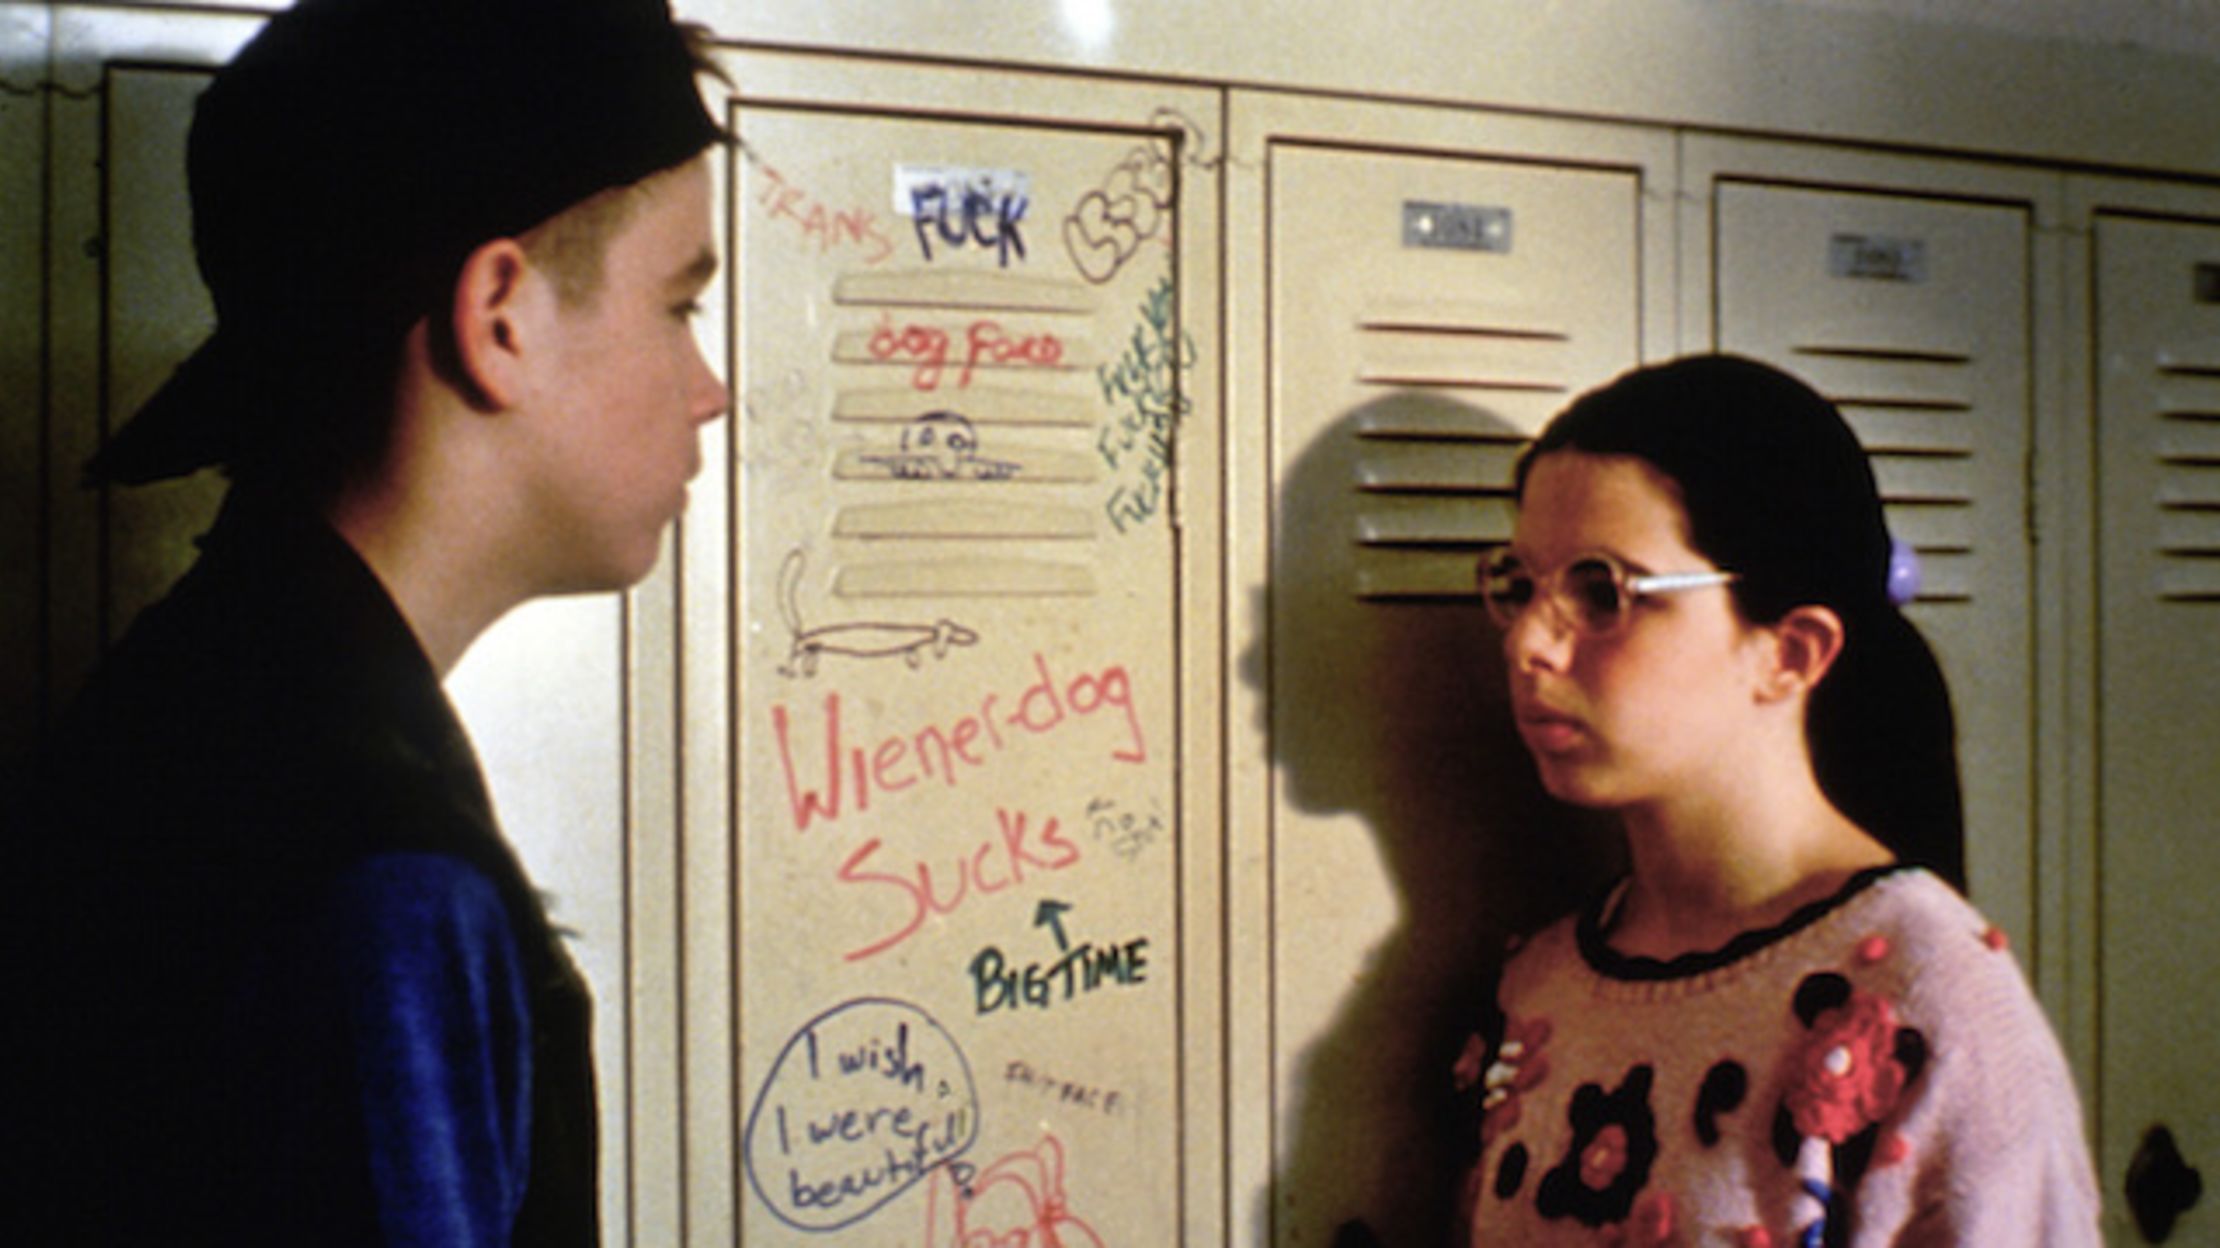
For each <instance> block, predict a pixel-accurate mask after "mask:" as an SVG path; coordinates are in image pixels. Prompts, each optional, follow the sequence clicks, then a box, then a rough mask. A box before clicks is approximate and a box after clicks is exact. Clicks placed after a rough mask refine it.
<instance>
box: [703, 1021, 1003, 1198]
mask: <svg viewBox="0 0 2220 1248" xmlns="http://www.w3.org/2000/svg"><path fill="white" fill-rule="evenodd" d="M978 1132H979V1092H978V1088H977V1086H976V1085H975V1084H974V1083H973V1081H972V1077H971V1067H970V1064H969V1063H968V1062H967V1061H966V1060H965V1058H964V1055H963V1051H962V1050H961V1049H960V1048H958V1047H957V1046H956V1042H955V1040H954V1038H953V1037H951V1036H950V1035H949V1034H948V1032H947V1031H946V1030H945V1029H943V1028H942V1027H941V1025H940V1024H939V1023H938V1022H935V1021H934V1020H933V1018H932V1016H931V1015H929V1014H927V1013H925V1011H923V1010H921V1009H919V1008H917V1007H916V1006H914V1005H910V1004H908V1003H906V1002H902V1001H895V1000H892V999H888V998H882V997H865V998H860V999H858V1000H854V1001H849V1002H845V1003H843V1004H841V1005H838V1006H835V1007H834V1008H832V1009H830V1010H827V1011H826V1012H824V1013H823V1014H820V1015H818V1016H817V1017H816V1018H813V1019H811V1020H810V1021H809V1022H808V1023H806V1024H804V1025H803V1027H802V1029H801V1030H800V1031H798V1032H796V1033H794V1036H793V1038H792V1039H790V1040H788V1041H787V1043H786V1046H785V1048H783V1049H782V1050H780V1052H779V1055H778V1058H777V1060H775V1061H773V1062H772V1064H771V1071H770V1073H769V1074H768V1075H767V1076H765V1078H764V1081H763V1087H762V1090H761V1091H760V1092H759V1093H758V1094H757V1095H756V1098H755V1105H754V1107H753V1108H752V1109H750V1110H749V1112H748V1125H747V1130H746V1134H745V1137H744V1138H743V1141H742V1155H743V1157H744V1159H745V1162H746V1166H747V1171H748V1184H749V1186H750V1187H752V1188H753V1189H754V1190H755V1194H756V1197H757V1198H758V1199H760V1200H761V1201H763V1203H764V1204H765V1205H767V1206H769V1207H770V1210H771V1212H772V1213H773V1214H774V1215H776V1216H777V1217H778V1219H779V1220H780V1221H781V1222H784V1223H786V1224H787V1225H788V1226H792V1227H795V1228H797V1229H799V1230H804V1231H831V1230H838V1229H839V1228H841V1227H844V1226H848V1225H850V1224H852V1223H855V1222H857V1221H860V1220H861V1219H863V1218H866V1217H869V1216H870V1215H871V1214H872V1213H873V1212H875V1211H876V1210H878V1209H879V1208H880V1207H882V1206H884V1205H885V1204H886V1203H887V1202H888V1201H890V1200H893V1199H894V1198H895V1197H896V1196H899V1195H901V1194H902V1193H903V1192H904V1191H907V1190H908V1189H909V1188H911V1187H912V1186H914V1185H916V1184H917V1183H918V1182H920V1181H922V1180H924V1179H925V1178H926V1177H927V1176H928V1175H932V1174H936V1173H939V1172H940V1171H941V1169H942V1168H943V1167H944V1166H946V1165H950V1164H960V1163H956V1162H954V1160H953V1159H954V1158H956V1157H959V1156H961V1155H962V1154H963V1152H964V1151H965V1150H966V1149H968V1148H970V1147H971V1145H972V1142H973V1141H974V1140H975V1139H976V1138H977V1136H978Z"/></svg>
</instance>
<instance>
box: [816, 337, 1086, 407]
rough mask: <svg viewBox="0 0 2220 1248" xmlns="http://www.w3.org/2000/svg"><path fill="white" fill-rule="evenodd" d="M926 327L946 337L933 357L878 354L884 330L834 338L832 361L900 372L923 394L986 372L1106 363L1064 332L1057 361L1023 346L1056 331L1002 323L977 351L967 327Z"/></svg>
mask: <svg viewBox="0 0 2220 1248" xmlns="http://www.w3.org/2000/svg"><path fill="white" fill-rule="evenodd" d="M923 328H925V329H929V330H933V331H937V332H939V333H941V334H944V335H946V340H945V343H944V344H943V348H944V349H943V350H942V351H941V352H940V353H938V354H937V355H931V356H929V355H927V354H925V353H924V352H923V351H922V350H912V349H901V350H894V351H880V350H874V349H873V343H874V342H875V341H878V342H881V343H883V342H884V341H885V340H883V339H881V338H880V336H879V335H880V331H878V330H875V329H855V330H847V331H844V332H842V333H840V334H838V335H836V336H835V337H834V338H833V349H832V361H833V363H835V364H862V365H866V366H870V367H875V368H881V369H889V370H896V369H898V370H901V371H902V372H904V373H907V374H908V375H910V376H912V377H914V378H916V379H917V382H918V388H919V389H921V390H922V389H930V390H942V389H949V390H964V389H969V388H970V387H971V386H974V385H977V384H978V381H979V377H980V375H981V374H988V373H1007V372H1024V373H1048V374H1054V373H1069V372H1072V371H1074V370H1077V369H1092V368H1094V367H1095V365H1096V364H1097V363H1099V362H1100V361H1099V358H1098V357H1097V356H1096V354H1095V351H1094V347H1093V345H1092V344H1090V343H1088V342H1086V341H1085V340H1083V339H1082V340H1078V341H1074V340H1072V339H1070V338H1067V337H1065V336H1063V335H1060V334H1054V335H1052V336H1054V337H1055V340H1056V343H1057V349H1056V351H1055V354H1054V357H1053V358H1052V359H1051V358H1049V357H1047V356H1045V355H1035V356H1030V357H1029V356H1026V355H1024V354H1021V351H1022V350H1023V345H1022V344H1024V343H1027V342H1029V341H1041V340H1042V339H1043V336H1044V334H1052V331H1045V330H1042V329H1040V328H1039V327H1036V326H1031V325H1027V326H1019V325H1015V324H1011V325H1003V324H1001V323H999V322H997V323H996V327H995V329H994V330H993V331H992V337H991V339H988V340H987V341H986V342H985V344H984V345H982V346H980V347H979V349H976V350H974V349H973V343H972V339H971V337H970V331H969V329H968V328H967V327H966V326H963V325H958V324H955V323H953V322H949V323H945V324H940V323H936V324H933V325H928V326H923ZM984 336H985V335H982V337H984ZM927 383H930V384H927Z"/></svg>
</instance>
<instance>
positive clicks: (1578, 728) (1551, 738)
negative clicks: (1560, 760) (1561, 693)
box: [1518, 710, 1588, 754]
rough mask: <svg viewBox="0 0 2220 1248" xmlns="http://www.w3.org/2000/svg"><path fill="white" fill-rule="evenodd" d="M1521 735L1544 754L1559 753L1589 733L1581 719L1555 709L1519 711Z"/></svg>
mask: <svg viewBox="0 0 2220 1248" xmlns="http://www.w3.org/2000/svg"><path fill="white" fill-rule="evenodd" d="M1518 725H1519V735H1520V736H1522V737H1524V738H1526V744H1527V745H1528V746H1529V747H1531V748H1533V749H1534V750H1536V751H1538V752H1540V753H1544V754H1559V753H1563V752H1564V751H1566V750H1569V749H1571V748H1573V747H1574V746H1575V745H1578V744H1579V743H1580V741H1581V739H1582V738H1584V737H1586V736H1587V735H1588V730H1587V727H1586V726H1585V725H1583V724H1582V723H1581V722H1580V721H1579V720H1577V719H1574V718H1573V717H1572V716H1570V715H1560V714H1558V713H1556V712H1554V711H1544V710H1527V711H1521V712H1519V716H1518Z"/></svg>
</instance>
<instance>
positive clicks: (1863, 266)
mask: <svg viewBox="0 0 2220 1248" xmlns="http://www.w3.org/2000/svg"><path fill="white" fill-rule="evenodd" d="M1827 272H1828V274H1829V275H1830V276H1833V277H1846V278H1855V279H1862V280H1864V281H1869V282H1911V283H1913V284H1915V285H1916V284H1918V283H1920V282H1924V281H1926V280H1927V240H1926V239H1923V238H1888V237H1885V236H1883V235H1879V234H1837V235H1835V236H1834V237H1832V238H1829V239H1828V240H1827Z"/></svg>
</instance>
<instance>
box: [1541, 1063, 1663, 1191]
mask: <svg viewBox="0 0 2220 1248" xmlns="http://www.w3.org/2000/svg"><path fill="white" fill-rule="evenodd" d="M1653 1077H1654V1075H1653V1072H1652V1071H1651V1070H1650V1068H1649V1067H1648V1066H1636V1067H1635V1068H1634V1069H1632V1070H1630V1071H1628V1072H1627V1074H1626V1080H1625V1081H1624V1082H1622V1083H1621V1084H1620V1085H1619V1087H1618V1090H1617V1091H1614V1092H1609V1093H1606V1092H1605V1091H1604V1090H1603V1088H1602V1086H1601V1085H1599V1084H1593V1083H1588V1084H1582V1085H1581V1086H1580V1088H1579V1089H1578V1090H1577V1091H1575V1092H1574V1093H1573V1098H1572V1104H1571V1105H1570V1106H1569V1107H1568V1108H1567V1111H1566V1117H1567V1118H1568V1119H1569V1120H1570V1121H1571V1123H1572V1128H1573V1139H1572V1146H1571V1147H1570V1148H1568V1149H1567V1150H1566V1152H1565V1158H1564V1160H1563V1161H1560V1162H1558V1163H1557V1166H1556V1167H1555V1168H1554V1169H1552V1170H1551V1171H1550V1172H1549V1173H1548V1174H1546V1175H1544V1176H1542V1183H1541V1187H1540V1188H1539V1189H1538V1190H1537V1191H1536V1192H1535V1196H1534V1207H1535V1208H1536V1209H1537V1210H1538V1211H1539V1212H1540V1213H1541V1215H1542V1216H1543V1217H1545V1218H1552V1219H1554V1218H1566V1217H1570V1218H1575V1219H1578V1220H1579V1221H1580V1222H1581V1223H1582V1224H1583V1225H1586V1226H1603V1225H1605V1224H1606V1223H1612V1222H1623V1221H1625V1220H1626V1217H1627V1214H1628V1213H1630V1212H1631V1211H1632V1210H1633V1208H1634V1198H1635V1196H1636V1195H1638V1194H1639V1193H1640V1192H1641V1190H1642V1187H1643V1185H1644V1184H1646V1183H1648V1182H1649V1181H1650V1165H1651V1163H1652V1162H1654V1161H1656V1160H1657V1116H1656V1115H1655V1114H1653V1113H1652V1112H1651V1111H1650V1083H1651V1081H1652V1079H1653Z"/></svg>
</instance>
